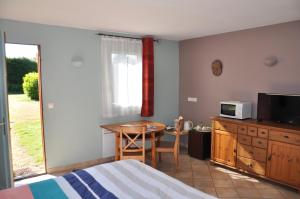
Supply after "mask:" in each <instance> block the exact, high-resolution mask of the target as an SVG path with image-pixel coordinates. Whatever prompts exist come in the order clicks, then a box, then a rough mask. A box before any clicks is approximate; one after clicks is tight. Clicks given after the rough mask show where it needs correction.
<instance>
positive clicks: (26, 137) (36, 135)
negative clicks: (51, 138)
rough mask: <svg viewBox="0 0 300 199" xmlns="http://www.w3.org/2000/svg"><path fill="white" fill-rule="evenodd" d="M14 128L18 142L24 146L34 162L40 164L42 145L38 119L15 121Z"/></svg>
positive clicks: (41, 160)
mask: <svg viewBox="0 0 300 199" xmlns="http://www.w3.org/2000/svg"><path fill="white" fill-rule="evenodd" d="M14 128H15V132H16V134H17V136H18V138H19V144H20V145H21V146H22V147H24V149H25V150H26V151H27V153H28V155H30V156H31V157H32V158H33V159H34V161H35V162H36V163H38V164H42V163H43V145H42V133H41V123H40V121H39V120H37V121H27V122H26V121H25V122H20V123H16V124H15V126H14Z"/></svg>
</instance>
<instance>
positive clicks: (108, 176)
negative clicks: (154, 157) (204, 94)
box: [0, 160, 215, 199]
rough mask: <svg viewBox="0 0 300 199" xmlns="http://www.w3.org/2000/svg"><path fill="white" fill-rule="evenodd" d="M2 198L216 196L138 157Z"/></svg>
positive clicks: (201, 198) (5, 193)
mask: <svg viewBox="0 0 300 199" xmlns="http://www.w3.org/2000/svg"><path fill="white" fill-rule="evenodd" d="M0 198H1V199H21V198H22V199H65V198H72V199H73V198H74V199H79V198H87V199H96V198H104V199H116V198H120V199H123V198H124V199H132V198H137V199H144V198H145V199H146V198H147V199H150V198H151V199H156V198H164V199H177V198H178V199H190V198H193V199H213V198H215V197H213V196H211V195H208V194H206V193H203V192H201V191H199V190H196V189H194V188H193V187H190V186H188V185H186V184H184V183H182V182H180V181H178V180H176V179H175V178H172V177H170V176H168V175H166V174H164V173H162V172H160V171H158V170H156V169H153V168H152V167H150V166H148V165H145V164H143V163H141V162H138V161H136V160H122V161H116V162H112V163H106V164H101V165H97V166H94V167H90V168H87V169H83V170H77V171H74V172H71V173H69V174H66V175H64V176H60V177H57V178H54V179H49V180H44V181H41V182H36V183H32V184H29V185H24V186H20V187H16V188H11V189H6V190H2V191H0Z"/></svg>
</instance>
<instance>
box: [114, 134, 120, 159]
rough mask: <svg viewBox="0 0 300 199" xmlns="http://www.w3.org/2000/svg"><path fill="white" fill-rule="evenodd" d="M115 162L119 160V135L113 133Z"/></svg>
mask: <svg viewBox="0 0 300 199" xmlns="http://www.w3.org/2000/svg"><path fill="white" fill-rule="evenodd" d="M115 138H116V139H115V161H117V160H120V154H119V147H120V134H119V133H115Z"/></svg>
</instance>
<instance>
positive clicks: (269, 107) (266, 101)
mask: <svg viewBox="0 0 300 199" xmlns="http://www.w3.org/2000/svg"><path fill="white" fill-rule="evenodd" d="M257 119H258V120H269V121H274V122H280V123H287V124H292V125H297V126H298V125H299V126H300V95H278V94H265V93H259V94H258V106H257Z"/></svg>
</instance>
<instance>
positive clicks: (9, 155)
mask: <svg viewBox="0 0 300 199" xmlns="http://www.w3.org/2000/svg"><path fill="white" fill-rule="evenodd" d="M0 37H2V39H3V41H2V44H1V45H2V47H1V48H3V54H2V55H0V59H3V69H2V72H3V104H0V106H4V107H3V108H4V110H5V111H4V114H5V115H4V116H3V123H4V133H5V134H4V136H5V137H6V145H7V146H6V150H7V152H6V153H7V156H6V158H7V161H6V163H5V164H6V167H7V168H6V170H7V171H8V173H9V175H8V176H6V181H7V182H6V183H7V184H6V186H7V188H9V187H13V186H14V177H13V168H12V151H11V141H10V121H9V110H8V109H9V108H8V93H7V64H6V52H5V44H6V33H5V32H4V31H1V30H0Z"/></svg>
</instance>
